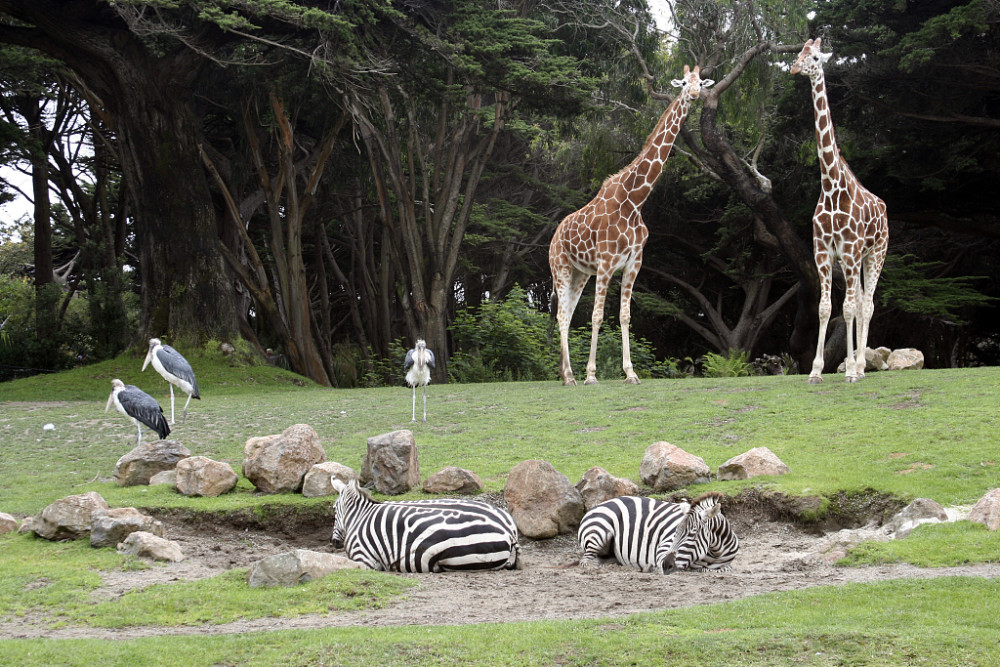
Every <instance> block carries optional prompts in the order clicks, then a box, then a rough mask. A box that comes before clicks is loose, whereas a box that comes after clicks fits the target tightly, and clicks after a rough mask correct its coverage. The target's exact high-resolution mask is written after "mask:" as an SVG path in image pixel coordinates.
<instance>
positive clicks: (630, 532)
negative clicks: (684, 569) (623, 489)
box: [577, 496, 685, 570]
mask: <svg viewBox="0 0 1000 667" xmlns="http://www.w3.org/2000/svg"><path fill="white" fill-rule="evenodd" d="M684 514H685V512H684V510H683V509H682V507H681V506H679V505H675V504H673V503H665V502H661V501H657V500H653V499H651V498H642V497H638V496H622V497H619V498H612V499H611V500H608V501H605V502H603V503H601V504H600V505H597V506H595V507H593V508H591V510H590V511H589V512H587V514H586V515H584V517H583V520H582V521H581V522H580V529H579V531H578V532H577V541H578V542H579V544H580V547H581V548H582V549H583V559H582V561H581V562H583V563H586V562H592V561H594V560H596V559H597V558H601V557H607V556H614V558H615V560H617V561H618V562H619V563H621V564H622V565H631V566H632V567H636V568H638V569H640V570H646V569H649V568H650V567H652V566H653V565H655V564H656V556H657V551H658V549H659V548H660V546H661V545H662V544H663V543H664V541H666V540H667V539H669V538H670V537H672V536H673V534H674V532H675V530H676V528H677V525H678V524H679V523H680V522H681V520H682V519H683V518H684Z"/></svg>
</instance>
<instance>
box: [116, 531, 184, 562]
mask: <svg viewBox="0 0 1000 667" xmlns="http://www.w3.org/2000/svg"><path fill="white" fill-rule="evenodd" d="M118 553H122V554H126V555H129V556H136V557H137V558H148V559H150V560H164V561H169V562H171V563H178V562H180V561H182V560H184V552H183V551H181V545H179V544H177V542H174V541H173V540H167V539H164V538H162V537H158V536H156V535H153V534H152V533H147V532H146V531H143V530H137V531H135V532H134V533H131V534H129V536H128V537H126V538H125V541H124V542H121V543H119V544H118Z"/></svg>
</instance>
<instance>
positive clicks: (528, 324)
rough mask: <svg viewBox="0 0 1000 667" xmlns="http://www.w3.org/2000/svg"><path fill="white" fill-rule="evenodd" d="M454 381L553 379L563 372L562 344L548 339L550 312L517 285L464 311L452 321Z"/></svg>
mask: <svg viewBox="0 0 1000 667" xmlns="http://www.w3.org/2000/svg"><path fill="white" fill-rule="evenodd" d="M451 332H452V335H453V336H454V339H455V352H454V353H453V354H452V355H451V359H450V361H449V365H448V375H449V377H450V379H451V380H452V381H453V382H491V381H497V380H499V381H511V380H514V381H516V380H550V379H552V378H553V377H555V376H556V375H557V373H558V370H557V369H558V350H557V351H556V356H553V354H552V350H551V348H550V346H549V343H548V338H549V316H548V315H547V314H545V313H543V312H540V311H538V310H536V309H535V308H534V307H532V305H531V304H530V303H529V302H528V295H527V294H526V293H525V291H524V290H523V289H522V288H521V287H520V286H517V285H515V286H514V288H513V289H512V290H511V291H510V293H509V294H508V295H507V298H505V299H503V300H502V301H486V302H484V303H483V304H482V305H480V306H478V307H475V308H463V309H461V310H459V311H458V313H457V314H456V316H455V321H454V323H452V325H451Z"/></svg>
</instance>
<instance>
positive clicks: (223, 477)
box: [175, 456, 238, 498]
mask: <svg viewBox="0 0 1000 667" xmlns="http://www.w3.org/2000/svg"><path fill="white" fill-rule="evenodd" d="M175 472H176V473H177V475H176V477H175V484H176V486H177V491H178V492H179V493H183V494H184V495H185V496H204V497H206V498H214V497H216V496H220V495H222V494H223V493H228V492H229V491H232V490H233V488H235V486H236V481H237V479H238V477H237V475H236V472H235V471H234V470H233V467H232V466H231V465H229V464H228V463H226V462H224V461H213V460H212V459H210V458H208V457H207V456H190V457H188V458H186V459H183V460H182V461H181V462H180V463H178V464H177V469H176V471H175Z"/></svg>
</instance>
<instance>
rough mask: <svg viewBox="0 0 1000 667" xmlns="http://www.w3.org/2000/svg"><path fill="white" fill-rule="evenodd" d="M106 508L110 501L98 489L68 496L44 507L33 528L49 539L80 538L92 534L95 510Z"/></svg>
mask: <svg viewBox="0 0 1000 667" xmlns="http://www.w3.org/2000/svg"><path fill="white" fill-rule="evenodd" d="M106 509H109V506H108V503H107V502H106V501H105V500H104V498H102V497H101V494H99V493H97V492H96V491H88V492H87V493H81V494H79V495H75V496H66V497H65V498H61V499H59V500H57V501H55V502H54V503H52V504H51V505H49V506H48V507H46V508H45V509H43V510H42V513H41V514H40V515H39V516H38V517H36V519H35V521H34V522H33V523H32V530H33V531H34V532H35V535H38V536H39V537H44V538H45V539H47V540H79V539H82V538H84V537H87V536H88V535H90V524H91V517H92V516H93V514H94V512H96V511H98V510H106Z"/></svg>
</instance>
